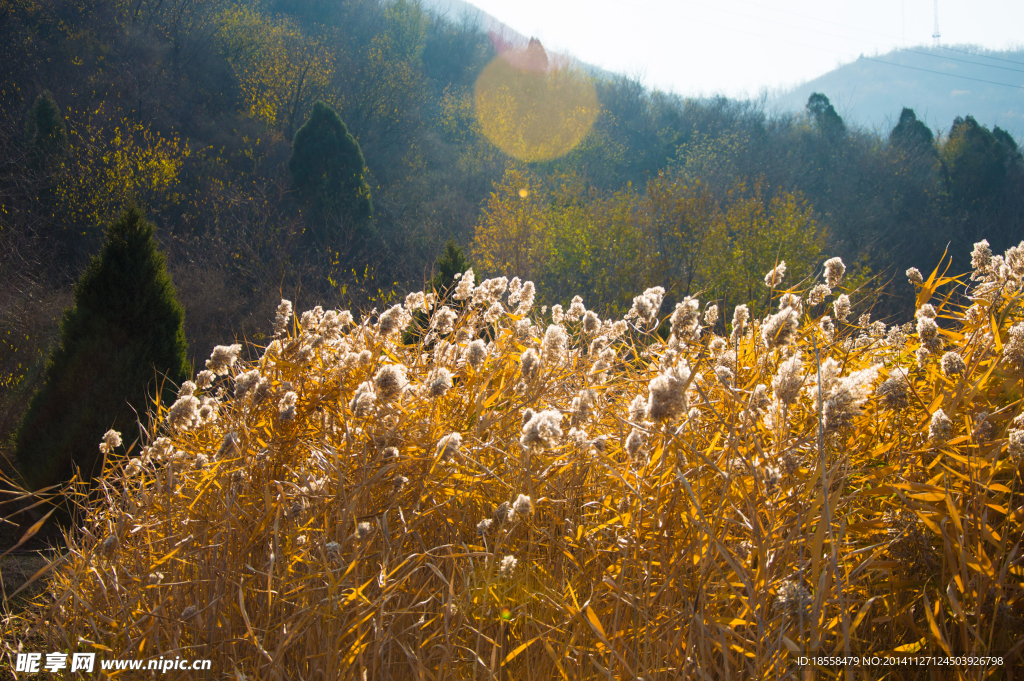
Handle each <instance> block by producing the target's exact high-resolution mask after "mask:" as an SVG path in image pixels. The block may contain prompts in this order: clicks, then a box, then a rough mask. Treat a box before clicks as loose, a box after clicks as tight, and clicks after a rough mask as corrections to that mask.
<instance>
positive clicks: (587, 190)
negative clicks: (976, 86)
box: [0, 0, 1024, 433]
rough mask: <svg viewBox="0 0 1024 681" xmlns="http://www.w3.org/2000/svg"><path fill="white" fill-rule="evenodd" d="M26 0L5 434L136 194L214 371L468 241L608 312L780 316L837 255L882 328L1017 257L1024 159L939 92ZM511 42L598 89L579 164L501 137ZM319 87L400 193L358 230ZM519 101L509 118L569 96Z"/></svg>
mask: <svg viewBox="0 0 1024 681" xmlns="http://www.w3.org/2000/svg"><path fill="white" fill-rule="evenodd" d="M9 6H10V11H9V12H8V14H7V15H6V18H5V20H4V22H3V24H2V25H0V102H2V104H0V199H2V204H3V212H2V214H0V241H2V244H0V245H2V247H0V287H2V288H3V290H2V291H0V294H2V295H0V300H2V301H3V302H2V303H0V398H2V399H0V425H2V426H3V430H4V432H5V433H12V432H13V429H14V425H15V424H16V423H17V421H18V419H19V418H20V414H21V410H22V405H23V404H24V403H25V402H26V400H27V398H28V396H29V395H31V393H32V392H33V391H34V390H36V389H37V388H38V386H39V385H40V382H41V378H42V369H41V367H42V363H43V358H44V357H45V356H46V354H47V351H48V349H49V348H50V347H51V346H52V345H53V344H54V343H55V342H56V341H57V332H58V324H57V320H58V319H59V317H60V313H61V308H62V307H64V306H66V305H68V304H69V301H70V291H71V288H72V285H73V283H74V282H75V281H76V280H77V279H78V278H79V276H80V274H81V272H82V271H83V270H84V268H85V267H86V264H87V263H88V262H89V260H90V258H91V257H92V256H94V255H95V254H96V253H97V252H99V250H100V247H101V244H102V241H103V235H104V230H105V226H106V225H107V224H109V222H110V221H111V220H112V219H114V218H115V217H116V216H117V215H119V214H120V213H121V212H122V211H123V210H124V209H125V208H126V207H127V206H129V205H133V204H134V205H138V206H139V207H140V208H141V209H142V210H143V211H144V213H145V216H146V218H147V219H149V220H150V221H152V222H153V223H154V224H155V225H156V226H157V234H158V236H159V239H160V241H161V246H162V248H163V250H164V251H165V252H166V255H167V264H168V269H169V272H170V275H171V277H172V279H173V281H174V284H175V286H176V288H177V290H178V294H179V299H180V300H181V302H182V304H183V306H184V307H185V310H186V316H185V327H184V328H185V334H186V337H187V340H188V344H189V350H188V357H189V359H190V361H191V363H192V365H193V366H197V365H199V364H201V363H202V361H204V359H205V358H206V357H207V356H209V353H210V351H211V349H212V348H213V346H214V345H216V344H217V343H220V342H223V341H224V339H226V338H235V339H240V340H241V339H247V340H251V341H254V342H256V343H260V342H264V341H265V340H266V336H265V334H264V331H263V329H264V328H265V325H266V322H267V320H268V319H269V317H270V315H271V313H272V311H273V309H274V308H275V306H276V305H277V301H278V300H280V298H281V297H282V295H286V296H288V297H290V298H291V299H294V300H297V301H299V302H300V303H301V304H303V305H306V304H308V306H313V305H315V304H323V305H325V306H327V305H332V306H337V305H344V306H345V307H353V308H356V309H370V308H373V307H376V308H377V309H384V306H385V305H387V304H389V303H391V302H393V301H394V300H395V299H397V298H398V297H399V296H400V295H401V294H402V292H403V291H405V290H410V289H417V288H419V287H420V286H421V285H422V284H423V283H424V282H427V281H430V280H431V278H432V276H433V275H434V272H435V261H436V260H437V258H438V257H439V256H440V255H441V254H442V253H444V252H445V248H446V244H447V243H448V242H449V241H450V240H454V242H455V243H457V244H459V245H460V246H461V247H462V248H463V249H464V251H465V253H466V254H467V255H469V256H470V258H471V260H472V261H473V262H474V264H475V265H476V266H477V267H478V269H479V270H480V273H481V274H488V275H489V274H497V273H498V272H505V271H508V272H510V273H511V269H509V267H510V263H517V265H516V266H517V267H518V263H527V264H529V263H533V264H531V265H530V267H533V269H532V270H531V272H530V276H533V277H535V278H536V280H537V281H536V284H537V287H538V291H539V294H540V295H541V297H542V299H543V300H544V301H545V302H546V303H547V304H555V303H562V304H567V303H568V302H569V301H567V300H561V298H562V297H564V296H566V295H568V292H569V291H573V290H579V289H578V287H581V286H582V287H584V288H585V289H586V290H587V291H590V292H591V294H590V295H592V297H593V299H592V300H588V301H587V304H588V306H590V307H592V308H595V309H602V310H609V311H610V310H616V309H619V310H621V309H622V308H623V307H624V306H628V304H629V297H630V296H632V295H633V294H634V293H635V291H636V290H643V288H644V287H648V286H653V285H661V284H662V283H666V282H667V283H668V286H669V290H668V291H667V292H666V296H667V299H668V300H669V301H673V300H681V299H682V298H683V297H685V296H686V295H689V294H692V293H695V292H701V293H702V295H706V296H707V295H710V296H713V297H716V298H717V299H719V300H721V301H722V302H723V303H724V302H725V301H726V300H727V301H729V302H730V304H731V303H732V302H739V301H741V300H742V301H744V302H749V303H751V304H753V305H759V304H761V305H763V304H764V303H763V301H762V302H759V301H757V300H746V298H748V297H750V296H751V295H752V290H753V288H752V286H751V283H750V282H751V281H753V277H755V274H756V275H757V276H760V274H762V273H760V272H759V270H761V269H763V268H764V267H765V264H766V263H768V262H769V261H771V262H774V260H775V259H777V258H778V259H788V260H790V261H791V262H801V263H803V262H806V263H808V264H810V263H813V262H814V261H815V258H817V257H820V255H821V254H824V253H830V254H835V255H840V256H842V257H843V258H844V259H845V260H846V262H847V263H848V264H849V266H850V274H849V276H850V278H851V281H855V282H861V283H864V282H871V286H872V287H873V288H874V289H876V290H877V293H878V295H877V296H874V297H872V296H865V297H864V298H863V300H864V301H865V302H863V303H862V305H863V306H864V307H865V309H866V308H867V307H870V306H872V305H873V306H874V308H873V313H874V314H875V315H876V318H877V316H879V315H887V314H895V313H897V312H901V311H902V312H904V313H906V311H907V310H909V309H912V306H913V301H912V300H911V296H910V295H909V294H908V293H907V291H906V290H905V289H904V288H900V287H894V286H887V285H886V282H889V281H890V280H891V279H892V277H893V276H894V275H895V273H897V272H902V271H903V270H905V269H906V267H908V266H911V265H919V266H922V267H925V266H927V264H931V263H934V262H937V261H938V260H939V259H940V257H941V256H942V254H943V253H944V252H946V250H947V247H949V253H951V254H954V257H955V258H956V261H955V263H954V269H955V270H956V271H959V270H962V269H965V268H966V265H967V262H966V259H965V258H966V256H965V255H964V254H966V253H969V252H970V249H971V244H973V243H974V242H975V241H978V240H979V239H981V238H987V239H989V241H990V242H991V244H992V247H993V249H996V250H998V251H1003V250H1005V249H1006V248H1008V247H1009V246H1011V245H1014V243H1016V242H1015V241H1014V239H1015V238H1017V239H1019V235H1020V234H1021V233H1022V232H1024V224H1022V223H1024V191H1022V189H1024V163H1022V159H1021V153H1020V149H1019V147H1018V145H1017V142H1016V140H1015V139H1014V137H1013V136H1012V135H1011V134H1007V132H1006V131H1005V130H1004V129H1003V128H1001V127H995V126H992V127H988V126H986V125H984V123H985V120H984V119H978V118H976V117H972V116H971V114H972V113H974V111H973V110H972V103H973V100H971V99H965V100H964V102H963V108H962V109H958V110H957V118H954V119H950V120H948V121H945V124H944V125H945V126H946V127H944V128H943V130H937V129H936V128H935V127H932V126H927V125H924V126H923V125H922V124H921V119H922V116H920V115H918V114H920V113H921V112H920V111H918V112H917V113H914V112H910V113H908V112H905V111H904V109H903V106H904V104H909V105H913V102H906V103H899V104H898V105H893V108H892V116H893V120H894V121H897V120H899V121H902V123H901V124H900V125H901V126H902V127H900V126H896V128H898V131H896V130H894V131H893V133H892V134H890V131H889V130H884V131H882V132H876V131H873V130H865V129H863V128H860V127H858V126H857V125H855V124H853V123H852V122H851V121H844V120H843V119H842V114H843V107H842V106H836V101H837V100H836V98H835V97H834V96H832V93H830V92H829V91H827V90H820V91H815V93H812V94H811V95H808V96H807V98H806V100H807V101H805V103H804V104H803V105H802V106H801V107H800V109H799V110H798V111H796V112H793V113H777V112H772V111H769V110H768V109H766V108H765V104H764V103H763V102H756V101H735V100H729V99H725V98H710V99H687V98H682V97H679V96H676V95H671V94H666V93H663V92H658V91H651V90H649V89H646V88H645V87H644V86H643V85H642V83H639V82H637V81H636V80H633V79H630V78H626V77H622V76H614V75H608V74H596V75H595V74H592V73H588V72H587V71H586V70H585V69H583V68H581V67H579V66H578V65H575V64H573V63H571V60H567V59H561V58H557V57H554V56H551V57H550V58H549V55H547V54H546V52H545V51H544V49H543V46H541V45H540V44H539V43H538V42H536V41H531V42H530V43H526V42H525V41H520V40H518V39H517V38H516V37H515V36H508V35H505V36H501V35H496V34H494V33H488V32H486V31H485V30H483V29H482V28H481V27H479V26H476V25H473V24H472V23H469V22H459V23H453V22H451V21H448V20H446V19H444V18H443V17H438V16H436V15H435V14H432V13H430V12H427V11H425V10H424V9H423V7H422V6H421V5H419V4H417V3H416V2H411V1H409V0H393V1H390V2H379V1H378V0H343V1H341V2H337V3H323V2H318V1H316V0H267V1H265V2H256V1H255V0H253V1H251V2H241V3H236V2H229V1H228V0H209V1H208V2H202V3H199V2H194V0H138V1H135V2H127V0H55V1H54V2H40V1H39V0H16V1H15V2H13V3H11V4H10V5H9ZM496 58H497V59H501V60H503V62H502V63H503V64H508V65H511V66H510V67H509V68H505V67H502V69H504V70H500V69H499V70H498V72H500V73H505V74H508V73H514V72H515V69H519V70H520V71H522V70H523V69H525V71H524V73H525V72H528V74H527V75H526V76H524V77H523V78H520V79H519V80H518V81H517V82H521V83H525V84H526V85H529V87H527V86H524V87H522V88H520V90H519V91H517V92H520V95H521V96H532V95H529V93H531V92H545V93H549V94H550V93H554V94H551V96H556V95H557V94H558V93H559V92H562V93H565V92H575V93H578V95H579V97H581V98H583V99H581V100H580V101H586V102H588V103H587V104H586V106H585V107H583V109H585V112H584V113H586V115H581V116H580V117H579V121H580V123H579V126H577V127H576V128H573V129H572V130H570V131H569V132H571V133H572V134H571V135H568V136H567V137H566V139H570V140H571V141H572V143H574V144H575V146H571V148H569V150H568V151H567V153H564V155H561V156H556V157H550V155H548V156H543V157H540V156H536V157H530V158H526V159H524V158H517V157H514V156H512V155H509V154H510V153H511V154H518V153H519V152H517V151H516V149H518V148H519V147H516V146H515V145H511V146H509V145H504V146H503V145H502V144H496V143H495V142H494V141H492V138H493V137H494V135H495V134H498V133H496V132H495V131H505V132H510V131H511V132H513V133H515V134H519V135H520V136H521V135H522V133H523V131H524V130H525V128H524V127H523V126H522V121H519V120H516V119H515V118H514V117H509V118H508V119H507V120H496V119H495V118H493V117H492V118H488V119H487V120H481V115H480V111H481V107H480V93H479V91H478V88H477V87H476V84H477V82H478V78H479V77H480V75H481V74H482V73H484V72H485V70H486V68H487V67H488V65H489V64H491V63H492V61H493V60H494V59H496ZM492 72H494V71H493V70H492ZM531 84H532V85H531ZM499 85H500V83H499ZM534 85H536V87H534ZM44 92H45V93H49V94H48V95H45V96H43V98H42V99H40V96H41V95H43V93H44ZM495 92H497V93H498V95H501V96H505V94H503V93H505V92H506V91H505V90H502V89H501V88H500V87H499V88H498V89H497V90H495ZM589 93H592V96H591V94H589ZM546 96H547V95H546ZM830 97H831V99H830ZM317 102H323V104H324V105H325V106H326V107H329V109H330V110H333V111H334V112H336V114H337V118H338V121H339V122H340V124H342V125H343V129H344V130H345V131H347V133H348V135H350V136H351V139H352V140H353V142H355V143H356V145H357V147H358V151H359V152H360V153H361V154H362V159H363V160H362V163H363V164H364V169H363V172H362V184H360V183H355V184H354V185H353V186H358V187H359V191H360V192H363V193H364V194H365V195H366V198H367V199H371V198H372V216H371V215H370V214H369V213H368V212H366V211H362V212H360V211H357V212H360V215H362V216H363V217H364V218H365V220H366V223H365V227H366V228H365V229H358V230H351V231H347V230H341V231H340V232H338V231H336V236H337V235H340V236H338V240H337V241H336V242H335V243H332V244H331V245H330V247H325V245H326V244H323V243H320V242H318V241H317V239H316V234H317V233H318V230H320V231H321V232H322V231H323V230H324V219H325V215H326V214H325V213H324V211H323V208H324V204H323V203H322V202H320V203H319V204H318V203H317V200H315V199H311V195H310V194H309V192H308V191H306V190H304V189H303V182H304V180H301V179H300V178H299V177H298V176H296V175H295V174H293V172H292V171H291V170H290V169H289V159H291V158H293V157H294V154H295V153H297V151H298V149H297V148H293V142H296V145H297V146H301V145H299V144H298V143H299V141H300V140H301V130H302V129H303V125H304V124H306V122H307V121H308V120H310V118H311V116H313V117H315V113H314V109H315V107H316V106H317V104H316V103H317ZM494 102H499V100H497V99H495V100H493V101H491V104H489V105H488V106H489V107H490V108H488V109H487V110H488V111H492V112H496V113H495V114H494V115H495V116H498V115H500V114H501V112H503V111H505V112H511V111H523V112H532V113H530V114H529V115H530V116H535V117H539V116H541V115H549V114H550V112H558V111H560V109H559V106H563V109H564V102H561V103H559V102H555V104H554V105H551V106H548V105H547V104H545V103H544V102H539V101H533V102H526V105H524V106H508V107H500V106H497V105H494ZM542 104H543V105H542ZM545 112H546V113H545ZM489 115H490V114H489ZM524 115H525V114H524ZM537 120H540V118H537ZM924 120H925V121H926V122H927V123H929V124H931V121H932V119H930V118H925V119H924ZM979 121H980V122H979ZM332 125H333V124H332ZM934 125H937V124H934ZM517 126H518V127H517ZM583 126H585V127H583ZM333 127H334V128H335V129H337V126H333ZM536 129H537V130H539V131H541V133H543V132H544V130H545V128H544V126H539V127H537V128H536ZM517 131H518V132H517ZM297 134H298V137H297ZM501 134H504V133H501ZM348 135H340V136H336V137H337V139H338V140H339V144H341V142H340V140H343V139H344V140H347V139H348ZM489 135H490V137H489ZM525 139H526V138H525V137H522V136H521V137H520V141H523V140H525ZM527 141H528V140H527ZM342 146H344V145H342ZM551 148H554V147H551ZM352 158H356V156H355V154H354V153H353V154H352ZM356 165H359V162H358V160H357V161H356ZM321 179H323V178H322V177H321ZM318 181H319V180H318ZM332 182H334V180H332ZM314 184H315V183H314ZM307 189H308V187H307ZM314 194H315V192H314ZM332 210H333V209H331V210H328V211H327V213H328V214H333V213H331V211H332ZM330 219H335V218H330ZM784 251H785V254H783V252H784ZM515 258H518V260H516V259H515ZM534 265H536V266H535V267H534ZM487 270H491V271H487ZM518 274H525V273H524V272H519V273H518ZM872 277H875V278H874V279H873V278H872Z"/></svg>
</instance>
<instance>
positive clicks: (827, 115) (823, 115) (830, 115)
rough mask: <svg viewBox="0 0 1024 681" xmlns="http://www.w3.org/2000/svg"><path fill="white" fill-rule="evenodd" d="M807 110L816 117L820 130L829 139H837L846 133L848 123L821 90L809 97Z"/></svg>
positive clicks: (815, 120)
mask: <svg viewBox="0 0 1024 681" xmlns="http://www.w3.org/2000/svg"><path fill="white" fill-rule="evenodd" d="M807 111H808V113H810V114H811V116H813V117H814V122H815V123H817V125H818V130H820V131H821V134H822V135H824V136H825V137H826V138H827V139H829V140H833V141H835V140H838V139H840V138H841V137H843V136H844V135H845V134H846V123H844V122H843V119H842V117H841V116H840V115H839V114H838V113H836V108H835V107H834V106H832V102H830V101H828V97H826V96H825V95H823V94H821V93H820V92H815V93H814V94H812V95H811V96H810V97H808V98H807Z"/></svg>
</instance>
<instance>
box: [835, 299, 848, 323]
mask: <svg viewBox="0 0 1024 681" xmlns="http://www.w3.org/2000/svg"><path fill="white" fill-rule="evenodd" d="M832 311H833V312H834V313H835V315H836V319H838V320H839V321H841V322H845V321H846V318H847V317H849V316H850V296H848V295H846V294H845V293H843V294H841V295H840V296H839V297H838V298H836V300H835V302H834V303H832Z"/></svg>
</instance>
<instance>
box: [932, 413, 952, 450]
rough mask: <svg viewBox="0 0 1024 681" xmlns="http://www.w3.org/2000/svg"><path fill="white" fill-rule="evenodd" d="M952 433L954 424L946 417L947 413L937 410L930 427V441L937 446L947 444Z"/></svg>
mask: <svg viewBox="0 0 1024 681" xmlns="http://www.w3.org/2000/svg"><path fill="white" fill-rule="evenodd" d="M952 433H953V422H952V421H950V420H949V417H948V416H946V412H944V411H942V409H936V410H935V413H934V414H932V420H931V422H930V423H929V425H928V439H929V440H930V441H932V442H934V443H936V444H945V443H946V442H949V436H950V435H952Z"/></svg>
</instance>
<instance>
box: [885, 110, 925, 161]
mask: <svg viewBox="0 0 1024 681" xmlns="http://www.w3.org/2000/svg"><path fill="white" fill-rule="evenodd" d="M934 141H935V136H934V135H933V134H932V131H931V129H930V128H929V127H928V126H927V125H925V124H924V123H922V122H921V121H919V120H918V119H917V114H915V113H914V110H913V109H908V108H907V107H903V111H902V112H900V120H899V123H897V124H896V127H894V128H893V129H892V132H890V133H889V144H892V145H893V146H897V147H902V148H904V149H907V150H917V151H927V152H928V153H930V154H935V147H934V146H932V145H933V143H934Z"/></svg>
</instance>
